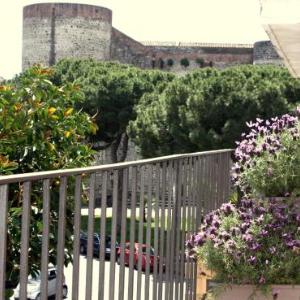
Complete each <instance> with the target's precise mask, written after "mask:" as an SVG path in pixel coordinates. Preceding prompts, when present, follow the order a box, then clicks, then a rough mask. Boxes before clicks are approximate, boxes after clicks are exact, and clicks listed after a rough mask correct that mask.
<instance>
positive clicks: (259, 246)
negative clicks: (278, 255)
mask: <svg viewBox="0 0 300 300" xmlns="http://www.w3.org/2000/svg"><path fill="white" fill-rule="evenodd" d="M260 248H261V245H260V244H259V243H257V242H253V243H252V244H251V246H250V249H251V250H252V251H257V250H259V249H260Z"/></svg>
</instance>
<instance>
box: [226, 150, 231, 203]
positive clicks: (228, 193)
mask: <svg viewBox="0 0 300 300" xmlns="http://www.w3.org/2000/svg"><path fill="white" fill-rule="evenodd" d="M227 164H228V166H227V176H228V179H227V189H226V190H227V194H226V199H228V197H229V195H230V190H231V180H230V170H231V166H232V160H231V152H228V155H227Z"/></svg>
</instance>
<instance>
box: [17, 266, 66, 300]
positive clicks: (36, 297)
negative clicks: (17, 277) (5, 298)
mask: <svg viewBox="0 0 300 300" xmlns="http://www.w3.org/2000/svg"><path fill="white" fill-rule="evenodd" d="M64 281H65V280H64ZM19 291H20V284H18V286H17V287H16V289H15V290H14V298H15V300H18V299H19ZM55 294H56V269H55V268H49V269H48V297H50V296H54V295H55ZM67 294H68V287H67V285H66V284H65V283H64V285H63V297H64V298H66V297H67ZM27 298H28V299H31V300H40V299H41V276H40V275H37V276H36V277H35V278H33V277H32V276H29V277H28V283H27Z"/></svg>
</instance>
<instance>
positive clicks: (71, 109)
mask: <svg viewBox="0 0 300 300" xmlns="http://www.w3.org/2000/svg"><path fill="white" fill-rule="evenodd" d="M72 112H73V108H68V109H67V110H66V111H65V112H64V116H65V117H67V116H69V115H70V114H71V113H72Z"/></svg>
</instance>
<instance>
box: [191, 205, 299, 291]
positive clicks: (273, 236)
mask: <svg viewBox="0 0 300 300" xmlns="http://www.w3.org/2000/svg"><path fill="white" fill-rule="evenodd" d="M299 226H300V212H299V207H298V206H297V205H295V203H286V202H284V201H283V200H272V201H270V202H264V201H253V200H243V201H242V203H241V205H240V207H238V208H237V207H235V206H233V205H231V204H223V205H222V207H221V208H220V209H218V210H216V211H213V212H211V213H210V214H208V215H207V216H206V217H205V220H204V223H203V225H202V226H201V228H200V231H199V232H198V233H197V234H196V235H194V236H192V238H191V239H190V240H189V241H188V242H187V245H188V247H189V248H190V249H191V251H192V252H196V254H197V255H198V257H199V259H200V260H201V261H202V262H203V263H204V264H205V265H206V266H207V267H208V268H209V269H210V270H212V271H213V272H214V273H215V279H216V280H218V281H220V282H224V283H227V284H231V283H234V284H254V285H264V284H299V283H300V273H299V272H298V270H299V268H300V255H299V252H300V231H299Z"/></svg>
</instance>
